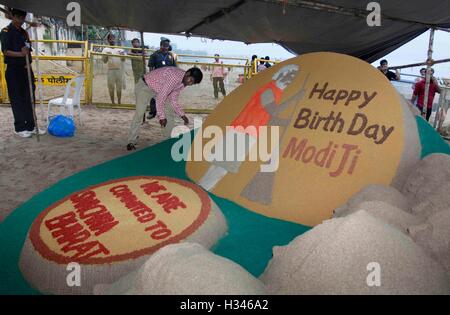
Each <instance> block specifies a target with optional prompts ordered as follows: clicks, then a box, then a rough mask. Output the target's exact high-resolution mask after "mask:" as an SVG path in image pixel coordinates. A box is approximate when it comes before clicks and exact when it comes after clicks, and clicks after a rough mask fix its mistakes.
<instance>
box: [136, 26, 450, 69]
mask: <svg viewBox="0 0 450 315" xmlns="http://www.w3.org/2000/svg"><path fill="white" fill-rule="evenodd" d="M161 36H166V37H168V38H170V39H171V40H172V42H174V43H176V44H177V47H178V48H180V49H192V50H206V51H207V52H208V53H209V54H210V55H213V54H215V53H220V54H222V55H227V56H247V57H249V58H250V57H251V56H252V55H254V54H256V55H258V56H263V57H265V56H270V57H271V58H272V59H274V58H278V59H283V60H284V59H289V58H292V57H294V55H292V54H291V53H289V52H288V51H287V50H285V49H284V48H283V47H281V46H279V45H277V44H252V45H246V44H244V43H241V42H234V41H219V40H210V39H203V40H202V39H201V38H197V37H192V38H186V37H184V36H175V35H164V34H153V33H146V34H145V42H146V45H150V46H157V45H158V44H159V40H160V37H161ZM428 40H429V32H426V33H424V34H422V35H421V36H419V37H417V38H416V39H414V40H412V41H411V42H409V43H407V44H405V45H404V46H402V47H400V48H399V49H397V50H396V51H394V52H392V53H390V54H389V55H387V56H385V57H384V58H383V59H387V60H388V61H389V65H390V66H396V65H405V64H410V63H417V62H423V61H425V60H426V58H427V49H428ZM445 58H450V33H447V32H442V31H436V32H435V38H434V52H433V59H435V60H439V59H445ZM373 65H376V66H378V65H379V61H376V62H374V63H373ZM434 68H435V71H436V72H435V73H436V76H439V77H447V78H450V63H444V64H440V65H435V66H434ZM419 69H420V67H418V68H409V69H403V70H402V72H404V73H413V74H418V72H419Z"/></svg>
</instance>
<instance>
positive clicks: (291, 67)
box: [186, 53, 421, 226]
mask: <svg viewBox="0 0 450 315" xmlns="http://www.w3.org/2000/svg"><path fill="white" fill-rule="evenodd" d="M210 126H219V127H220V128H222V131H223V135H224V136H223V137H216V138H214V137H213V136H212V135H211V138H210V139H209V140H210V141H208V142H206V143H205V141H203V138H202V137H204V134H203V132H198V133H197V136H196V138H195V139H194V141H193V144H192V148H191V153H190V154H191V155H190V156H191V157H192V156H193V155H194V153H195V152H196V150H198V149H197V148H196V146H197V145H199V146H202V148H205V147H211V146H212V147H214V149H215V150H211V151H213V152H214V153H213V154H211V155H210V156H207V157H205V159H204V160H203V161H190V162H188V163H187V168H186V170H187V174H188V176H189V177H190V178H191V179H193V180H194V181H195V182H196V183H198V184H199V185H200V186H202V187H203V188H205V189H206V190H208V191H211V192H213V193H214V194H216V195H218V196H221V197H224V198H227V199H230V200H232V201H234V202H236V203H238V204H239V205H242V206H244V207H245V208H248V209H250V210H252V211H255V212H257V213H261V214H263V215H266V216H269V217H274V218H279V219H283V220H286V221H292V222H296V223H301V224H304V225H308V226H314V225H316V224H319V223H321V222H322V221H323V220H325V219H329V218H331V216H332V212H333V210H334V209H336V208H338V207H339V206H340V205H342V204H344V203H345V202H346V201H347V199H348V198H349V197H351V196H352V195H354V194H355V193H357V192H358V191H360V190H361V189H362V188H364V187H366V186H367V185H369V184H379V185H392V186H394V187H396V188H397V189H400V188H401V187H403V185H404V182H405V180H406V178H407V176H408V170H409V169H410V168H411V167H412V166H413V165H415V164H416V163H417V162H418V161H419V159H420V152H421V145H420V141H419V136H418V130H417V125H416V121H415V117H414V115H413V114H412V112H411V109H410V105H409V104H408V103H407V102H406V101H405V100H404V99H402V98H401V96H399V95H398V93H397V92H396V90H395V89H394V88H393V87H392V85H391V84H390V83H389V82H388V81H387V80H386V79H385V78H384V77H383V76H382V75H381V73H380V72H379V71H377V69H375V68H373V67H372V66H371V65H369V64H367V63H365V62H363V61H361V60H358V59H356V58H352V57H349V56H345V55H340V54H335V53H312V54H305V55H302V56H300V57H297V58H294V59H290V60H288V61H285V62H283V63H281V64H279V65H277V66H275V67H272V68H271V69H270V70H267V71H264V72H262V73H260V74H258V75H257V76H256V77H254V78H253V79H252V80H250V81H249V82H248V83H246V84H245V85H244V86H242V87H240V88H238V89H237V90H235V91H234V92H233V93H232V94H230V95H229V96H228V97H227V98H226V99H225V100H224V101H223V102H222V103H221V104H220V105H219V106H218V108H217V109H216V110H215V111H214V112H213V113H212V114H211V115H210V116H209V117H208V119H207V120H206V122H205V123H204V125H203V130H206V129H207V128H208V127H210ZM252 127H256V128H252ZM264 127H265V128H266V129H265V128H264ZM273 127H276V128H278V129H277V130H278V135H279V140H280V141H279V143H277V141H273V139H272V138H270V136H271V135H272V134H273V133H275V132H276V131H274V129H271V128H273ZM266 130H270V132H269V131H267V132H266ZM406 131H407V132H406ZM266 137H267V138H270V139H269V140H268V142H270V145H268V146H267V147H268V149H267V148H266V147H265V146H264V141H265V139H266ZM233 139H234V140H235V141H234V142H233V141H232V140H233ZM236 139H240V140H241V141H242V142H239V140H236ZM275 139H277V138H276V137H275ZM243 143H244V144H246V146H245V145H243ZM224 149H226V152H227V153H228V152H229V151H235V152H237V154H234V155H233V156H228V155H227V154H225V150H224ZM230 149H234V150H230ZM266 149H267V150H266ZM261 150H262V151H263V152H261ZM255 156H256V157H257V159H254V157H255ZM381 159H382V161H381ZM273 170H275V171H273Z"/></svg>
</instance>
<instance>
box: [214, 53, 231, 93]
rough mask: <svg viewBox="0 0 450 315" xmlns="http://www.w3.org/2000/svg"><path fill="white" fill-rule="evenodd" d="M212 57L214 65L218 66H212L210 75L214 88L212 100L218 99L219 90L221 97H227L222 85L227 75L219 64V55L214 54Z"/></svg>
mask: <svg viewBox="0 0 450 315" xmlns="http://www.w3.org/2000/svg"><path fill="white" fill-rule="evenodd" d="M214 57H216V59H215V62H214V64H218V66H213V68H212V73H211V79H212V81H213V87H214V98H215V99H218V98H219V88H220V91H221V92H222V94H223V97H225V96H227V92H226V91H225V84H224V83H223V80H224V79H225V77H226V75H227V73H226V71H225V68H224V66H223V65H222V63H221V62H220V59H219V57H220V56H219V55H218V54H215V55H214Z"/></svg>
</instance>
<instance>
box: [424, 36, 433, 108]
mask: <svg viewBox="0 0 450 315" xmlns="http://www.w3.org/2000/svg"><path fill="white" fill-rule="evenodd" d="M433 43H434V28H431V29H430V41H429V43H428V59H427V75H426V81H425V82H426V83H425V95H424V98H423V106H422V116H424V117H426V115H427V108H428V95H429V91H428V90H429V89H430V81H431V66H432V65H433Z"/></svg>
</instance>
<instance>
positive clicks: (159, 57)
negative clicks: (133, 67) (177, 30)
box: [148, 37, 177, 71]
mask: <svg viewBox="0 0 450 315" xmlns="http://www.w3.org/2000/svg"><path fill="white" fill-rule="evenodd" d="M169 48H170V40H169V39H168V38H165V37H162V38H161V43H160V48H159V50H158V51H155V52H154V53H153V54H152V55H151V56H150V60H149V62H148V67H149V68H150V71H152V70H155V69H159V68H163V67H176V66H177V63H176V61H175V58H174V57H173V54H172V53H171V52H170V51H169Z"/></svg>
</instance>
